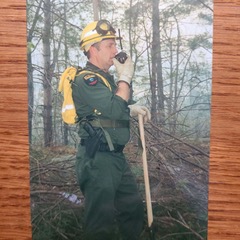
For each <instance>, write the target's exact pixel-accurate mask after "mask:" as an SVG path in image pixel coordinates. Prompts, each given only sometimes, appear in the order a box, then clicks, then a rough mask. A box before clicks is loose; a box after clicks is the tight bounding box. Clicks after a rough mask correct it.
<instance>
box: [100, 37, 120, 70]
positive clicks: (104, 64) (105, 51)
mask: <svg viewBox="0 0 240 240" xmlns="http://www.w3.org/2000/svg"><path fill="white" fill-rule="evenodd" d="M96 50H97V51H96V59H97V61H98V65H99V66H101V68H102V69H104V70H108V69H109V68H110V67H111V66H112V65H113V58H114V57H115V55H116V54H117V52H118V50H117V48H116V41H115V39H105V40H103V41H101V42H100V43H99V45H98V47H97V49H96Z"/></svg>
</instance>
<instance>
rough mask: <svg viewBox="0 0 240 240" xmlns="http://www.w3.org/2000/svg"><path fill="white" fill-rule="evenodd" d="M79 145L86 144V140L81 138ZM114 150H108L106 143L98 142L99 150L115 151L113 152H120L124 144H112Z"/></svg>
mask: <svg viewBox="0 0 240 240" xmlns="http://www.w3.org/2000/svg"><path fill="white" fill-rule="evenodd" d="M80 144H81V146H85V145H86V140H85V139H81V141H80ZM113 147H114V150H113V151H110V149H109V146H108V144H107V143H100V146H99V149H98V151H99V152H115V153H120V152H122V151H123V149H124V147H125V145H120V144H113Z"/></svg>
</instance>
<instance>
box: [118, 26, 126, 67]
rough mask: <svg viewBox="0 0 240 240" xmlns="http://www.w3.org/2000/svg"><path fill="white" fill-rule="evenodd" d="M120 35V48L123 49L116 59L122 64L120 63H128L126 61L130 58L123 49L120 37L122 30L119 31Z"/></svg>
mask: <svg viewBox="0 0 240 240" xmlns="http://www.w3.org/2000/svg"><path fill="white" fill-rule="evenodd" d="M118 34H119V41H120V47H121V52H119V53H118V54H117V55H116V56H115V58H116V59H117V60H118V61H119V62H120V63H124V62H125V61H126V59H127V58H128V56H127V54H126V53H125V52H124V51H123V47H122V38H121V35H120V29H118Z"/></svg>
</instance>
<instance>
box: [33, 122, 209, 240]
mask: <svg viewBox="0 0 240 240" xmlns="http://www.w3.org/2000/svg"><path fill="white" fill-rule="evenodd" d="M145 139H146V149H147V160H148V172H149V180H150V186H151V200H152V209H153V217H154V221H153V223H154V224H153V227H154V232H155V240H160V239H167V240H175V239H176V240H180V239H182V240H197V239H207V212H208V211H207V209H208V160H209V158H208V153H209V143H208V142H203V141H194V142H192V141H191V142H190V141H189V140H187V139H186V138H177V137H175V136H173V135H170V134H169V133H166V132H165V131H163V130H162V129H160V128H158V127H156V126H154V125H147V126H146V127H145ZM138 143H139V139H138V131H137V127H136V126H133V127H132V138H131V139H130V141H129V143H128V145H127V146H126V148H125V149H124V152H125V154H126V156H127V158H128V159H129V164H130V165H131V169H132V171H133V173H134V175H135V176H136V179H137V182H138V186H139V190H140V192H141V194H142V197H143V199H144V200H145V184H144V177H143V164H142V155H141V147H139V144H138ZM75 154H76V149H74V148H71V147H54V148H50V149H36V148H35V149H34V150H31V173H30V175H31V179H30V181H31V209H32V229H33V240H45V239H47V240H51V239H52V240H58V239H59V240H64V239H70V240H75V239H78V240H79V239H81V236H82V233H83V230H82V225H83V217H82V216H83V212H84V197H83V196H82V194H81V192H80V190H79V187H78V184H77V181H76V176H75ZM146 211H147V210H146ZM144 229H145V230H144V231H143V233H142V236H141V239H139V240H148V239H150V238H149V232H148V227H147V216H146V222H145V228H144Z"/></svg>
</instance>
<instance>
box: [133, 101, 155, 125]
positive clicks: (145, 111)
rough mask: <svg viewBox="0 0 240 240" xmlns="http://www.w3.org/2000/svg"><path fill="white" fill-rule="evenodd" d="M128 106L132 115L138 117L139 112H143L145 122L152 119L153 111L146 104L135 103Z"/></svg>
mask: <svg viewBox="0 0 240 240" xmlns="http://www.w3.org/2000/svg"><path fill="white" fill-rule="evenodd" d="M128 108H129V109H130V116H131V117H136V116H138V114H141V115H143V121H144V123H146V122H148V121H150V120H151V113H150V111H149V110H148V109H147V108H146V107H145V106H140V105H137V104H133V105H128Z"/></svg>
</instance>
